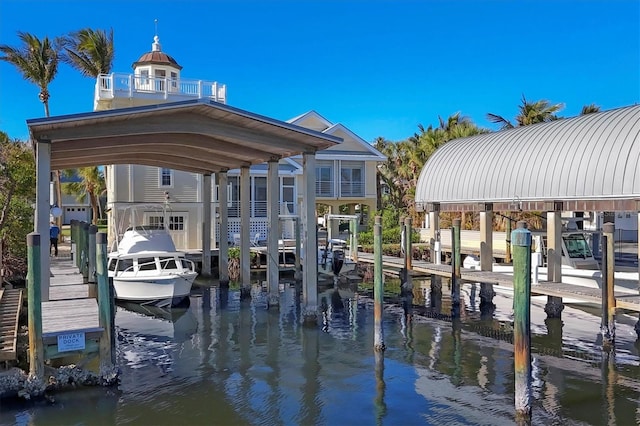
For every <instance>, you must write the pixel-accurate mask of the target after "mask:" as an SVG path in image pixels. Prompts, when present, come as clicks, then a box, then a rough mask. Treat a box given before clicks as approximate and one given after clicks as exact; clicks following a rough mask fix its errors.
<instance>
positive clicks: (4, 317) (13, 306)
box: [0, 288, 23, 361]
mask: <svg viewBox="0 0 640 426" xmlns="http://www.w3.org/2000/svg"><path fill="white" fill-rule="evenodd" d="M22 299H23V290H22V289H4V288H0V361H13V360H15V359H16V358H17V341H18V321H19V318H20V311H21V309H22Z"/></svg>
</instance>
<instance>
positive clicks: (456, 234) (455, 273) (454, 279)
mask: <svg viewBox="0 0 640 426" xmlns="http://www.w3.org/2000/svg"><path fill="white" fill-rule="evenodd" d="M461 224H462V220H460V219H454V220H453V226H452V227H451V234H452V235H451V245H452V246H453V247H452V249H453V256H452V257H451V317H453V318H458V317H459V316H460V264H461V263H462V255H461V254H460V226H461Z"/></svg>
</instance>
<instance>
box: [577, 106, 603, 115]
mask: <svg viewBox="0 0 640 426" xmlns="http://www.w3.org/2000/svg"><path fill="white" fill-rule="evenodd" d="M594 112H600V107H599V106H598V105H596V104H590V105H584V106H583V107H582V111H580V115H587V114H593V113H594Z"/></svg>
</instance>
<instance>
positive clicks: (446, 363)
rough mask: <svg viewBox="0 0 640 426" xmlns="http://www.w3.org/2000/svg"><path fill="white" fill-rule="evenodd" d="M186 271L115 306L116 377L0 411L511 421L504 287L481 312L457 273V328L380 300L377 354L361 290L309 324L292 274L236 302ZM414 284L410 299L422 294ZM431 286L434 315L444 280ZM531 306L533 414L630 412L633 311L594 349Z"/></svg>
mask: <svg viewBox="0 0 640 426" xmlns="http://www.w3.org/2000/svg"><path fill="white" fill-rule="evenodd" d="M199 283H200V284H204V286H203V287H196V288H194V291H193V294H192V297H191V300H190V304H189V306H188V307H187V308H184V309H174V310H173V311H166V310H155V311H148V312H140V309H139V308H138V309H136V310H134V309H135V308H137V306H136V305H128V306H119V307H118V309H117V315H116V327H117V339H118V344H117V361H118V364H119V365H120V367H121V370H122V375H121V383H120V385H119V386H117V387H113V388H106V389H105V388H83V389H77V390H71V391H67V392H59V393H56V394H55V395H54V396H55V399H56V402H55V403H53V404H51V403H45V402H42V401H40V402H35V403H32V402H20V401H3V403H2V404H3V405H2V406H0V424H1V425H12V424H18V425H27V424H28V425H62V424H65V425H66V424H74V425H99V424H105V425H114V424H118V425H121V424H145V425H146V424H150V425H151V424H153V425H162V424H172V425H173V424H189V425H198V424H207V425H214V424H224V425H233V424H250V425H280V424H282V425H290V424H291V425H370V424H384V425H398V424H402V425H441V424H447V425H502V424H507V425H508V424H514V417H513V413H514V402H513V389H514V377H513V349H512V346H511V344H510V343H508V342H509V339H510V336H511V334H510V329H509V319H510V316H511V303H512V302H511V299H510V298H509V297H508V295H505V294H501V293H498V294H497V295H496V297H495V298H494V303H495V304H496V305H497V306H496V311H495V312H494V314H493V317H492V318H486V317H485V316H481V315H480V312H479V310H478V303H479V302H478V300H476V299H477V297H476V295H477V290H478V288H476V289H475V290H474V289H473V288H472V287H471V286H469V285H466V286H464V288H463V290H464V300H465V305H466V309H465V311H464V313H463V318H462V319H463V321H462V323H461V324H460V326H459V327H458V326H457V325H456V326H455V327H452V323H451V322H450V321H448V320H447V318H446V315H444V316H443V315H438V314H437V313H434V312H433V311H425V312H424V314H426V315H428V316H420V315H415V316H414V320H413V321H411V322H409V323H408V324H407V323H406V321H404V319H403V318H404V316H403V315H402V309H400V308H399V307H398V306H396V305H388V306H387V307H386V308H385V312H384V332H385V344H386V346H387V350H386V351H385V352H384V355H383V356H378V357H377V356H376V354H375V353H374V351H373V305H372V301H371V299H369V298H368V297H366V295H364V294H362V293H360V294H358V295H355V294H354V293H353V292H350V291H349V290H346V289H345V290H341V291H340V292H339V294H340V295H341V296H342V297H340V298H335V297H334V298H333V299H332V298H331V296H332V291H331V290H329V291H327V292H325V293H323V294H322V295H321V297H325V298H326V301H327V306H328V310H327V314H326V316H325V317H324V318H321V320H320V322H321V323H322V324H320V326H318V327H315V328H312V327H302V326H301V325H300V310H299V306H297V304H296V303H295V302H294V301H295V300H296V293H295V288H294V287H290V286H288V285H285V286H284V288H283V292H282V293H281V309H280V311H279V312H276V311H274V310H271V311H268V310H267V309H266V306H267V294H266V293H265V291H264V290H265V289H264V288H263V287H262V286H261V285H259V284H256V285H254V287H253V289H252V299H251V301H246V302H241V301H240V298H239V292H238V291H223V290H219V289H218V288H216V287H208V286H207V284H208V283H207V282H205V281H202V280H199ZM420 286H421V284H420V283H416V292H415V294H416V295H417V297H416V298H415V299H414V303H415V304H416V305H417V306H416V311H418V310H420V309H419V308H420V306H424V305H430V301H429V297H430V294H429V290H428V286H427V285H426V284H422V287H420ZM443 293H445V297H444V298H443V302H442V305H443V306H442V313H444V314H446V313H447V306H448V303H449V301H448V298H447V297H446V294H447V293H448V289H447V287H446V285H445V286H444V287H443ZM423 296H424V297H423ZM332 302H333V303H332ZM543 307H544V302H540V301H537V300H536V301H534V303H533V307H532V321H533V327H532V328H533V332H534V335H533V338H532V345H533V352H534V369H533V373H534V379H533V390H534V401H533V424H544V425H552V424H556V425H571V424H575V425H583V424H587V425H588V424H593V425H599V424H618V425H632V424H638V423H640V397H639V395H640V358H639V356H638V346H637V345H636V344H635V332H634V331H633V324H634V320H633V319H631V318H625V317H621V318H619V319H620V322H619V323H618V327H617V342H616V348H617V353H616V355H615V356H609V357H607V356H606V354H604V356H603V353H602V351H601V350H600V346H599V341H598V329H599V319H598V318H597V317H596V316H595V315H593V314H592V313H590V312H586V311H585V310H583V309H576V308H571V307H567V308H565V310H564V312H563V322H554V321H551V322H549V321H547V323H546V324H545V317H546V315H545V314H544V312H543ZM596 313H597V311H596ZM548 330H549V331H548Z"/></svg>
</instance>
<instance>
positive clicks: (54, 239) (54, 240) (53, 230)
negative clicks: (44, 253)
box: [49, 221, 60, 257]
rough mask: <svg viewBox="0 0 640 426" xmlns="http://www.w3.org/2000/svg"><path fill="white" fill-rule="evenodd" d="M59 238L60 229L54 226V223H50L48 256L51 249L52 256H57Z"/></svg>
mask: <svg viewBox="0 0 640 426" xmlns="http://www.w3.org/2000/svg"><path fill="white" fill-rule="evenodd" d="M59 236H60V228H58V225H56V224H55V222H54V221H51V226H49V241H50V243H51V244H50V245H49V254H51V249H52V248H53V250H54V252H53V255H54V256H56V257H57V256H58V237H59Z"/></svg>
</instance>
